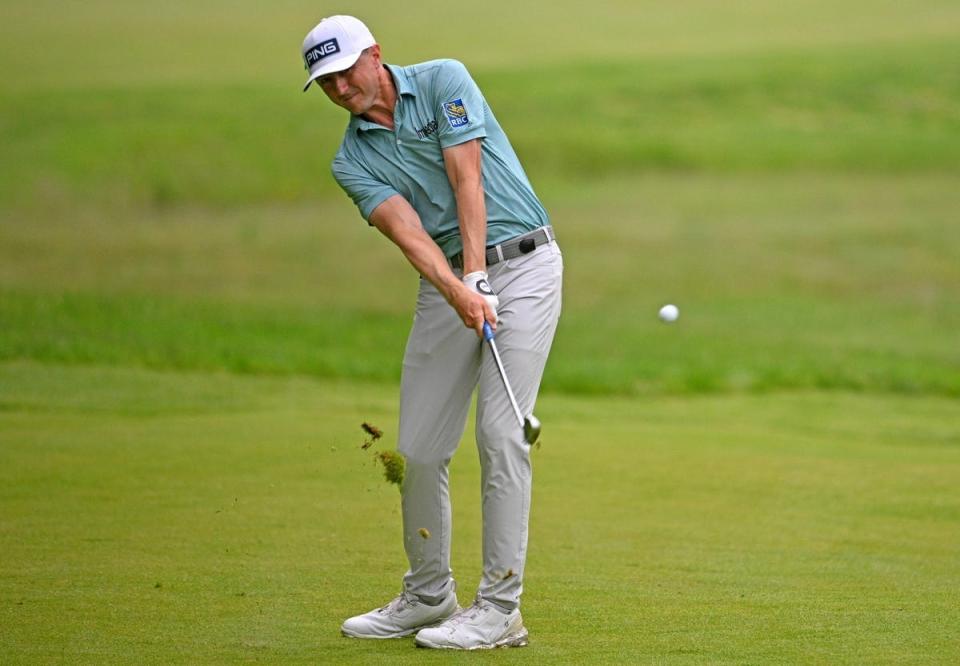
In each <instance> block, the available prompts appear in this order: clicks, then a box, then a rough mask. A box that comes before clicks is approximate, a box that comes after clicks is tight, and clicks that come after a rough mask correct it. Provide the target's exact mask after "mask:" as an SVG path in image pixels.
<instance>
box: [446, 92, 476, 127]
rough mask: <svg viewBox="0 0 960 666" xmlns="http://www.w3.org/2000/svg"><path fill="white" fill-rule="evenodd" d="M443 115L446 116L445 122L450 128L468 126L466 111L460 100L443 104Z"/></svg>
mask: <svg viewBox="0 0 960 666" xmlns="http://www.w3.org/2000/svg"><path fill="white" fill-rule="evenodd" d="M443 113H444V115H446V116H447V122H448V123H450V127H452V128H454V129H457V128H459V127H465V126H467V125H469V124H470V119H469V118H468V117H467V109H466V107H465V106H464V105H463V100H461V99H455V100H453V101H452V102H445V103H444V105H443Z"/></svg>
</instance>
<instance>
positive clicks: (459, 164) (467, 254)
mask: <svg viewBox="0 0 960 666" xmlns="http://www.w3.org/2000/svg"><path fill="white" fill-rule="evenodd" d="M480 141H481V140H480V139H474V140H472V141H468V142H466V143H462V144H459V145H456V146H452V147H450V148H447V149H445V150H444V151H443V159H444V164H445V165H446V170H447V178H448V179H449V181H450V187H451V188H452V189H453V193H454V196H455V197H456V200H457V220H458V222H459V224H460V239H461V241H462V242H463V272H464V274H467V273H473V272H474V271H486V270H487V259H486V247H487V206H486V203H485V202H484V194H483V176H482V170H481V169H482V148H481V142H480Z"/></svg>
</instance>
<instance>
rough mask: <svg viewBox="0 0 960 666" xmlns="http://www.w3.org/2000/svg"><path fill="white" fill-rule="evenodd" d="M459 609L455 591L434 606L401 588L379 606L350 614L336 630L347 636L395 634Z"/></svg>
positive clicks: (408, 633) (429, 623) (402, 632)
mask: <svg viewBox="0 0 960 666" xmlns="http://www.w3.org/2000/svg"><path fill="white" fill-rule="evenodd" d="M459 610H460V606H459V605H458V604H457V594H456V592H453V591H451V592H450V594H449V595H448V596H447V598H446V599H444V600H443V601H442V602H441V603H440V604H438V605H437V606H430V605H428V604H425V603H423V602H422V601H420V600H419V599H417V597H416V596H414V595H412V594H410V593H408V592H403V593H401V594H400V596H398V597H397V598H396V599H394V600H393V601H391V602H390V603H388V604H387V605H386V606H384V607H383V608H377V609H374V610H372V611H370V612H369V613H364V614H363V615H357V616H355V617H351V618H350V619H349V620H347V621H346V622H344V623H343V626H341V627H340V631H341V632H342V633H343V635H344V636H350V637H351V638H399V637H400V636H409V635H410V634H412V633H414V632H416V631H418V630H420V629H423V628H424V627H429V626H432V625H435V624H437V623H438V622H442V621H444V620H446V619H447V618H448V617H450V616H451V615H453V614H454V613H456V612H457V611H459Z"/></svg>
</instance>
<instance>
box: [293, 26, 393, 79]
mask: <svg viewBox="0 0 960 666" xmlns="http://www.w3.org/2000/svg"><path fill="white" fill-rule="evenodd" d="M376 43H377V42H376V40H375V39H374V38H373V35H371V34H370V31H369V30H368V29H367V26H365V25H364V24H363V22H362V21H360V20H359V19H356V18H354V17H352V16H330V17H328V18H325V19H323V20H322V21H320V23H318V24H317V26H316V27H315V28H314V29H313V30H311V31H310V32H308V33H307V36H306V37H305V38H304V40H303V66H304V69H306V70H307V71H308V72H310V78H309V79H307V82H306V84H304V86H303V89H304V91H306V89H307V88H309V87H310V84H311V83H313V80H314V79H316V78H318V77H321V76H323V75H324V74H330V73H331V72H340V71H343V70H345V69H347V68H349V67H352V66H353V63H355V62H356V61H357V58H359V57H360V54H361V53H362V52H363V50H364V49H367V48H370V47H371V46H373V45H374V44H376Z"/></svg>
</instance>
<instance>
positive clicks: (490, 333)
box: [483, 321, 493, 342]
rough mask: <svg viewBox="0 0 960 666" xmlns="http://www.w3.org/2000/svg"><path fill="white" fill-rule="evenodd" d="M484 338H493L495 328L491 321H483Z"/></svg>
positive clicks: (488, 339)
mask: <svg viewBox="0 0 960 666" xmlns="http://www.w3.org/2000/svg"><path fill="white" fill-rule="evenodd" d="M483 339H484V340H486V341H487V342H490V341H491V340H493V329H492V328H490V322H488V321H485V322H483Z"/></svg>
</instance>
